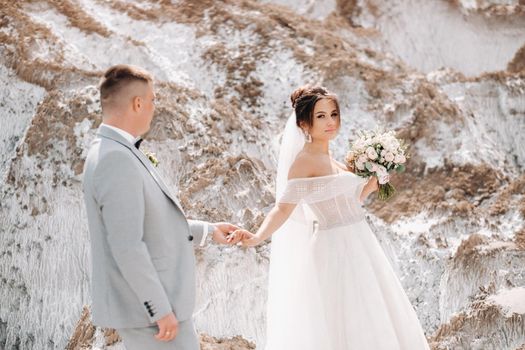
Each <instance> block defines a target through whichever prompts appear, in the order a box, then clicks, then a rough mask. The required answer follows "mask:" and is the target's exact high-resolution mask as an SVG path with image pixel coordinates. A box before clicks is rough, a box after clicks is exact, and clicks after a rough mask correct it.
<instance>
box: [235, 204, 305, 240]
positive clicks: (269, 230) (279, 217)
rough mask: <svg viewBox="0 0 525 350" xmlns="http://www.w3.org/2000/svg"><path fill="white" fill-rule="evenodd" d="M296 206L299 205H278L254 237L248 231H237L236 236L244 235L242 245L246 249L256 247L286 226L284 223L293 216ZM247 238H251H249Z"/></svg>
mask: <svg viewBox="0 0 525 350" xmlns="http://www.w3.org/2000/svg"><path fill="white" fill-rule="evenodd" d="M296 205H297V204H290V203H277V204H276V205H275V206H274V207H273V208H272V210H270V212H269V213H268V215H267V216H266V218H265V219H264V221H263V223H262V224H261V227H259V229H258V230H257V233H256V234H255V235H252V234H251V233H249V232H248V231H246V230H238V231H236V234H243V236H244V237H243V238H244V239H243V242H242V244H243V245H244V246H246V247H253V246H256V245H258V244H259V243H261V242H263V241H265V240H267V239H268V238H270V236H271V235H273V234H274V232H275V231H277V230H278V229H279V227H281V226H282V225H283V224H284V222H285V221H286V220H287V219H288V218H289V217H290V215H291V214H292V212H293V210H294V208H295V206H296ZM250 236H251V237H250ZM247 237H250V238H247ZM246 238H247V239H246Z"/></svg>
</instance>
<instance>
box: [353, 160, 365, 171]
mask: <svg viewBox="0 0 525 350" xmlns="http://www.w3.org/2000/svg"><path fill="white" fill-rule="evenodd" d="M355 166H356V167H357V169H359V170H365V164H364V163H362V162H360V161H357V162H355Z"/></svg>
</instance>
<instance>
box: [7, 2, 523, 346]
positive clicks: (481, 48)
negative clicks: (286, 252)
mask: <svg viewBox="0 0 525 350" xmlns="http://www.w3.org/2000/svg"><path fill="white" fill-rule="evenodd" d="M0 9H1V10H0V43H1V45H0V52H1V56H0V77H1V79H0V83H1V86H2V89H1V90H0V111H1V115H2V117H1V118H2V119H1V121H0V126H1V127H0V136H1V137H0V149H1V152H0V174H1V177H0V196H1V197H0V208H1V212H0V230H1V231H0V242H1V244H0V286H1V288H0V300H1V303H0V344H2V345H3V346H4V347H5V348H6V349H12V348H21V349H48V348H49V349H51V348H64V347H66V346H68V347H69V348H106V349H119V348H120V349H122V348H123V345H122V344H121V343H120V342H119V339H118V335H116V334H115V333H114V332H112V331H111V330H103V329H96V328H94V327H92V326H91V325H90V323H89V313H88V309H84V307H85V306H89V304H90V296H89V288H88V280H89V259H90V257H89V250H88V249H89V247H88V235H87V225H86V218H85V212H84V208H83V202H82V194H81V172H82V166H83V161H84V158H85V154H86V151H87V148H88V146H89V143H90V141H91V140H92V139H93V137H94V134H95V132H96V128H97V127H98V125H99V124H100V122H101V115H100V108H99V101H98V94H97V89H96V85H97V82H98V77H99V76H100V74H101V72H102V71H103V70H104V69H106V68H107V67H108V66H110V65H112V64H116V63H122V62H126V63H133V64H137V65H140V66H142V67H144V68H146V69H148V70H149V71H151V72H152V73H153V74H154V75H155V77H156V79H157V83H156V89H157V95H158V99H159V102H158V107H157V112H156V116H155V119H154V123H153V127H152V130H151V131H150V132H149V134H148V135H146V142H145V144H144V147H145V148H146V149H149V150H151V151H154V152H156V153H157V157H158V158H159V160H160V166H159V169H160V172H161V173H162V175H163V176H164V179H165V180H166V182H167V183H168V184H169V186H170V187H171V188H172V189H173V191H174V192H176V193H178V195H179V197H180V199H181V201H182V203H183V205H184V207H185V208H186V210H187V212H188V213H189V216H191V217H193V218H202V219H207V220H210V221H215V220H229V221H232V222H236V223H239V224H242V225H243V226H245V227H247V228H248V229H251V228H256V227H257V226H258V224H259V223H260V222H261V220H262V219H263V216H264V213H266V212H267V211H268V210H269V208H270V207H271V205H272V204H273V201H274V197H273V192H274V189H273V185H274V182H273V181H274V174H275V165H276V156H277V152H278V145H279V132H280V130H281V129H282V127H283V125H284V122H285V120H286V118H287V117H288V115H289V113H290V112H291V109H290V106H289V103H288V96H289V94H290V92H291V91H292V90H293V89H294V88H295V87H297V86H299V85H302V84H304V83H308V82H310V83H313V82H314V83H321V84H323V85H325V86H327V87H328V88H329V89H331V90H333V91H334V92H336V93H337V94H338V95H339V97H340V103H341V107H342V113H343V125H342V130H341V133H340V135H339V137H338V138H337V140H336V141H335V143H334V145H333V152H334V154H335V156H336V157H337V158H339V159H342V158H343V156H344V153H345V152H346V149H347V147H348V142H349V140H352V139H353V138H354V137H355V131H356V130H358V129H361V128H374V127H375V126H377V125H381V126H383V127H385V128H389V129H390V128H391V129H395V130H396V131H398V134H399V135H400V136H401V137H403V138H405V139H406V140H407V141H408V142H410V143H411V145H412V146H411V148H410V152H411V154H412V158H411V159H410V160H409V163H408V171H407V173H406V174H404V175H402V176H398V177H397V178H395V179H394V184H395V185H396V187H397V188H398V193H397V195H396V196H395V197H394V198H393V199H392V200H391V201H390V202H388V203H382V202H379V201H377V200H375V199H372V198H371V199H369V200H368V202H367V208H368V209H369V216H368V220H369V222H370V224H371V226H372V227H373V229H374V232H375V233H376V235H377V237H378V239H379V240H380V242H381V244H382V246H383V248H384V249H385V252H386V253H387V256H388V257H389V259H390V261H391V263H392V265H393V266H394V268H395V270H396V272H397V273H398V276H399V278H400V279H401V282H402V284H403V286H404V287H405V289H406V291H407V294H408V296H409V298H410V300H411V301H412V303H413V305H414V307H415V309H416V311H417V313H418V315H419V317H420V320H421V322H422V324H423V327H424V329H425V332H426V335H427V337H428V339H429V341H430V342H431V343H432V345H433V347H434V348H435V349H517V348H519V347H520V346H523V344H525V321H524V320H523V316H524V314H525V310H524V305H523V300H525V292H524V289H523V285H524V284H525V281H524V271H525V269H524V266H525V264H524V263H525V231H524V230H525V227H524V218H525V197H524V194H525V177H524V175H523V169H524V166H525V146H524V145H525V71H524V70H523V69H524V68H525V56H524V49H523V47H524V45H525V30H524V29H525V28H524V27H525V15H524V9H523V5H522V4H520V3H519V2H518V1H488V0H487V1H476V2H471V1H448V2H447V1H432V2H419V1H411V0H396V1H391V2H388V4H385V3H384V2H379V1H375V0H367V1H364V0H363V1H361V0H359V1H298V2H292V1H286V0H279V1H259V2H257V1H240V0H225V1H205V0H203V1H199V2H193V1H173V2H172V3H170V2H169V1H146V0H144V1H136V2H128V1H120V0H119V1H111V2H108V1H102V0H78V1H73V0H67V1H55V0H43V1H17V2H11V1H7V0H0ZM269 249H270V246H269V245H266V246H262V247H258V248H257V249H249V250H239V249H237V248H232V247H226V248H223V247H217V246H210V247H208V248H206V249H204V250H201V251H198V252H197V257H198V293H199V295H198V305H197V308H196V313H195V320H196V325H197V328H198V330H199V332H200V333H201V334H202V338H201V340H202V342H203V344H204V345H203V346H205V347H207V348H210V349H222V348H224V349H227V348H232V349H249V348H254V347H255V345H257V347H261V348H262V346H263V345H264V320H265V315H264V307H265V299H266V277H267V268H268V258H269ZM232 300H235V302H232ZM234 337H237V338H234ZM68 344H69V345H68Z"/></svg>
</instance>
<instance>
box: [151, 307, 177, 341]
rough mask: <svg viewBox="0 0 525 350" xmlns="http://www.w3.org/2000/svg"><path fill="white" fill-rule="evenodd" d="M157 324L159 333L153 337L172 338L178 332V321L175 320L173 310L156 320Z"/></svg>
mask: <svg viewBox="0 0 525 350" xmlns="http://www.w3.org/2000/svg"><path fill="white" fill-rule="evenodd" d="M157 326H158V327H159V333H157V334H156V335H155V339H157V340H161V341H170V340H173V339H175V337H176V336H177V333H178V332H179V321H177V318H176V317H175V314H174V313H173V312H172V313H170V314H168V315H166V316H164V317H163V318H161V319H160V320H158V321H157Z"/></svg>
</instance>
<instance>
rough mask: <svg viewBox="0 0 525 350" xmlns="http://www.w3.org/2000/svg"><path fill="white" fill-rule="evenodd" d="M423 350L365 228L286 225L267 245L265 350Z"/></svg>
mask: <svg viewBox="0 0 525 350" xmlns="http://www.w3.org/2000/svg"><path fill="white" fill-rule="evenodd" d="M309 349H312V350H313V349H315V350H319V349H323V350H325V349H326V350H367V349H374V350H382V349H384V350H396V349H399V350H424V349H429V346H428V343H427V340H426V338H425V336H424V333H423V330H422V328H421V325H420V322H419V320H418V318H417V315H416V313H415V311H414V309H413V307H412V305H411V304H410V301H409V299H408V297H407V295H406V293H405V292H404V290H403V287H402V285H401V283H400V282H399V280H398V278H397V276H396V275H395V272H394V270H393V269H392V267H391V265H390V263H389V261H388V259H387V257H386V256H385V254H384V252H383V250H382V248H381V246H380V245H379V242H378V241H377V239H376V237H375V235H374V234H373V232H372V231H371V229H370V227H369V226H368V223H367V222H366V221H365V220H362V221H359V222H357V223H354V224H351V225H346V226H340V227H336V228H333V229H328V230H319V231H317V232H315V233H314V232H313V230H312V229H311V228H309V227H307V226H305V225H303V224H300V223H298V222H294V221H292V220H289V221H287V223H286V224H285V225H284V226H283V227H282V229H281V230H279V232H278V233H276V235H274V239H273V242H272V256H271V261H270V276H269V288H268V304H267V338H266V350H309Z"/></svg>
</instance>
